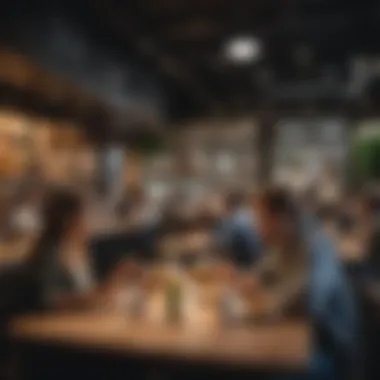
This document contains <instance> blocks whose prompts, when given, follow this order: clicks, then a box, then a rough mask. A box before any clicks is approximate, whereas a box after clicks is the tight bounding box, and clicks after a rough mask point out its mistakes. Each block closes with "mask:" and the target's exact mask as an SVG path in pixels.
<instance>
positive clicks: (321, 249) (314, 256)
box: [305, 219, 359, 365]
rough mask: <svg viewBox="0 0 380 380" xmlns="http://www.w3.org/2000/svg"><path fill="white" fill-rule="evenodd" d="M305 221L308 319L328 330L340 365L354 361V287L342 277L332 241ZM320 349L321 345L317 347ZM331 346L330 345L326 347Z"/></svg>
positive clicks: (320, 230) (356, 343)
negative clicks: (307, 267)
mask: <svg viewBox="0 0 380 380" xmlns="http://www.w3.org/2000/svg"><path fill="white" fill-rule="evenodd" d="M309 221H311V222H313V223H311V224H309V225H308V226H306V227H307V230H305V232H306V234H305V237H306V242H307V245H308V247H309V265H310V267H309V270H310V273H309V312H310V316H311V319H312V321H313V322H314V323H315V324H316V325H317V326H322V327H323V330H324V331H325V332H326V333H327V334H328V336H329V340H330V342H331V343H332V345H333V346H334V347H333V350H335V351H336V352H338V353H339V356H340V357H341V358H342V359H343V360H344V365H349V364H353V362H352V361H357V359H358V357H357V352H358V337H359V336H358V316H357V308H356V303H355V297H354V291H353V289H352V288H351V284H350V283H349V282H348V279H347V278H346V276H345V274H344V271H343V268H342V266H341V264H340V261H339V258H338V256H337V252H336V249H335V247H334V244H333V242H332V241H331V239H329V238H328V237H327V236H326V235H325V234H324V233H323V232H322V229H321V227H319V226H317V223H314V221H313V220H312V219H310V220H309ZM318 348H319V349H322V350H324V349H325V347H318ZM330 348H331V347H330Z"/></svg>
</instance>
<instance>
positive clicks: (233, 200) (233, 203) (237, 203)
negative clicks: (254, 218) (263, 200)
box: [226, 190, 245, 211]
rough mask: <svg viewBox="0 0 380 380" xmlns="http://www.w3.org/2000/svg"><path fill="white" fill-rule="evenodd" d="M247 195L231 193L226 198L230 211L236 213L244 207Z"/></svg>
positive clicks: (236, 192)
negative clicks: (235, 211)
mask: <svg viewBox="0 0 380 380" xmlns="http://www.w3.org/2000/svg"><path fill="white" fill-rule="evenodd" d="M244 201H245V194H244V192H242V191H237V190H235V191H231V192H230V193H229V194H228V195H227V197H226V208H227V210H228V211H234V210H236V209H237V208H239V207H241V206H243V204H244Z"/></svg>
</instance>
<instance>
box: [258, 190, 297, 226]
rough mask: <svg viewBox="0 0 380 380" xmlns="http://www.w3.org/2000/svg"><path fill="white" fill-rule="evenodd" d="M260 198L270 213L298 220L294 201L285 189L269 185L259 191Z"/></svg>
mask: <svg viewBox="0 0 380 380" xmlns="http://www.w3.org/2000/svg"><path fill="white" fill-rule="evenodd" d="M260 200H261V203H262V205H263V206H264V207H265V208H266V210H268V211H269V212H270V213H271V214H272V215H274V216H278V217H286V218H290V219H292V220H293V221H297V220H298V216H299V212H298V208H297V205H296V202H295V200H294V199H293V196H292V195H291V193H290V192H289V191H288V190H287V189H285V188H281V187H269V188H267V189H265V190H264V191H263V192H262V193H261V195H260Z"/></svg>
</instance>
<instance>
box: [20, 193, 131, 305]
mask: <svg viewBox="0 0 380 380" xmlns="http://www.w3.org/2000/svg"><path fill="white" fill-rule="evenodd" d="M42 224H43V229H42V232H41V234H40V237H39V238H38V239H37V241H36V243H35V246H34V247H33V249H32V252H31V253H30V255H29V257H28V260H27V262H26V268H27V271H28V273H30V276H29V280H30V284H31V289H33V295H32V298H33V299H34V302H35V307H37V308H38V309H40V308H42V309H46V308H48V309H49V308H64V309H70V308H75V309H76V308H88V307H93V306H97V305H98V304H99V303H100V302H101V301H102V300H103V299H105V298H106V296H107V294H109V293H110V291H111V290H112V289H113V287H114V286H116V285H117V283H118V281H119V280H120V279H123V278H125V276H126V275H128V270H129V269H130V266H129V265H121V266H119V267H117V268H116V271H114V272H113V273H112V275H111V276H110V278H109V279H107V281H106V282H105V283H103V284H102V285H98V284H96V280H95V278H94V276H93V273H92V265H91V259H90V256H89V254H88V249H87V243H88V237H89V236H88V232H87V229H86V223H85V213H84V205H83V202H82V200H81V198H80V197H79V196H78V195H77V194H75V193H73V192H70V191H68V190H65V189H54V190H52V191H50V192H49V193H48V194H47V196H46V198H45V201H44V202H43V206H42Z"/></svg>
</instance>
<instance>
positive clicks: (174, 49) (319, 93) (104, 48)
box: [3, 0, 380, 117]
mask: <svg viewBox="0 0 380 380" xmlns="http://www.w3.org/2000/svg"><path fill="white" fill-rule="evenodd" d="M46 7H47V5H46V2H43V1H38V0H26V1H25V4H24V6H23V7H20V5H19V4H18V11H16V10H11V8H12V7H10V10H9V11H8V13H4V12H3V14H7V16H6V20H7V23H5V24H4V25H3V34H4V35H9V30H10V29H9V28H10V26H13V29H14V23H15V20H18V24H17V25H20V27H21V25H25V23H26V24H28V23H30V22H31V21H30V20H31V18H32V17H34V19H38V18H40V19H41V20H42V19H43V18H45V19H46V17H47V15H51V14H52V13H51V12H53V11H54V12H56V13H55V14H57V12H60V13H59V14H65V15H66V17H67V19H68V20H70V23H74V24H75V25H76V26H77V27H78V28H79V29H80V30H81V31H82V32H83V33H85V34H86V36H87V37H86V38H87V41H90V42H91V43H92V44H93V45H96V46H97V47H99V49H101V52H102V54H103V55H109V56H110V57H113V58H112V59H114V60H115V62H117V64H118V65H119V67H121V68H122V69H124V68H125V70H127V68H128V67H130V64H131V62H132V63H133V64H134V65H135V66H137V67H141V68H144V70H145V72H146V73H148V72H149V73H150V74H149V75H151V76H152V78H153V79H154V80H156V81H157V83H159V84H160V86H161V88H162V92H160V94H161V95H160V96H162V97H165V99H167V102H165V106H167V108H168V110H169V113H170V115H171V116H173V117H187V116H189V115H200V114H220V113H222V114H223V113H243V112H249V111H250V110H252V109H253V108H254V107H256V106H257V105H259V104H262V103H263V102H271V101H280V102H286V101H289V99H290V100H292V99H293V100H295V101H305V99H306V101H307V102H314V101H316V100H317V101H325V102H330V103H331V101H334V102H338V103H339V102H342V101H344V100H345V96H346V92H347V91H346V87H347V83H348V81H349V79H350V71H349V69H350V65H351V63H352V58H354V57H357V56H359V55H372V56H375V55H377V54H378V53H380V45H379V44H378V41H377V35H378V33H379V32H380V3H378V2H377V1H375V0H372V1H370V0H362V1H359V0H351V1H349V0H234V1H231V0H139V1H126V0H124V1H121V0H77V1H75V2H74V1H69V0H67V1H65V2H63V1H62V2H61V4H60V2H59V1H57V2H55V3H54V7H53V6H50V8H49V10H48V8H46ZM52 7H53V8H54V9H53V8H52ZM20 9H21V11H20ZM52 9H53V10H52ZM17 12H19V14H20V12H23V16H22V17H21V16H20V17H21V18H20V17H16V16H14V15H15V14H16V13H17ZM54 12H53V13H54ZM9 15H12V17H10V16H9ZM20 20H21V21H20ZM28 25H29V24H28ZM7 33H8V34H7ZM240 35H243V36H253V37H255V38H257V39H259V41H261V43H262V45H263V56H262V58H261V59H260V60H259V61H257V62H253V63H248V64H244V65H236V64H232V63H231V62H229V61H228V60H227V59H226V58H225V57H224V55H223V47H224V45H225V43H226V41H227V40H228V39H230V38H233V37H235V36H240ZM318 86H319V87H318Z"/></svg>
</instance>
